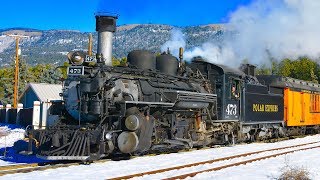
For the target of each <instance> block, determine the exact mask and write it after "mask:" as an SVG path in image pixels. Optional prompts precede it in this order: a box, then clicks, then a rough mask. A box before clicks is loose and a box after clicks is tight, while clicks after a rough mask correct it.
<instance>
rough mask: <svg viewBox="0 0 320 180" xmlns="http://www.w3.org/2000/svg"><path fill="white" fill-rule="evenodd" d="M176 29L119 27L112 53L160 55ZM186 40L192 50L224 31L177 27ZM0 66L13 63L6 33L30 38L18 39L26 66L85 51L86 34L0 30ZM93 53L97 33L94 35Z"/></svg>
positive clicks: (12, 49)
mask: <svg viewBox="0 0 320 180" xmlns="http://www.w3.org/2000/svg"><path fill="white" fill-rule="evenodd" d="M174 28H176V27H173V26H168V25H154V24H142V25H141V24H132V25H124V26H120V27H118V30H117V32H116V34H115V36H114V44H113V53H114V56H116V57H125V56H126V55H127V53H128V52H129V51H131V50H134V49H147V50H151V51H153V52H160V48H161V46H162V45H163V44H164V43H165V42H166V41H168V40H169V39H170V36H171V30H172V29H174ZM179 29H181V31H182V32H183V34H184V36H185V39H186V43H187V44H186V47H187V48H192V47H195V46H199V45H201V44H202V43H204V42H206V41H208V40H209V39H210V40H214V39H218V38H219V36H220V35H221V33H222V32H223V29H222V27H221V26H220V25H206V26H194V27H183V28H179ZM0 33H1V34H2V35H1V36H0V66H6V65H8V64H10V62H12V59H13V57H14V53H15V46H14V39H13V38H11V37H7V36H5V34H23V35H27V36H30V37H29V38H24V39H21V40H20V47H21V49H22V57H23V59H24V60H26V61H27V63H28V64H32V65H33V64H38V63H54V64H61V63H62V62H64V61H65V60H66V54H67V53H68V52H70V51H72V50H86V49H87V46H88V35H89V33H84V32H79V31H69V30H48V31H42V30H36V29H25V28H11V29H3V30H0ZM93 38H94V50H95V49H96V44H97V42H96V40H97V34H96V33H95V32H94V33H93Z"/></svg>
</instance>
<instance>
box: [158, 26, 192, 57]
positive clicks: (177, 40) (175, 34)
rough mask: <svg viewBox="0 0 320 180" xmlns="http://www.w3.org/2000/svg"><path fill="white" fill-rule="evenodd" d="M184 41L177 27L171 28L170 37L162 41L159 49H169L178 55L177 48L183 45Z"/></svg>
mask: <svg viewBox="0 0 320 180" xmlns="http://www.w3.org/2000/svg"><path fill="white" fill-rule="evenodd" d="M185 46H186V41H185V37H184V35H183V33H182V32H181V30H179V29H173V30H172V31H171V39H170V40H169V41H167V42H166V43H164V44H163V45H162V46H161V51H162V52H164V51H167V49H168V48H169V49H170V52H171V54H173V55H175V56H178V55H179V48H180V47H183V48H184V47H185Z"/></svg>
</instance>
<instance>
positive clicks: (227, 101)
mask: <svg viewBox="0 0 320 180" xmlns="http://www.w3.org/2000/svg"><path fill="white" fill-rule="evenodd" d="M190 66H191V68H192V70H193V71H194V72H196V73H197V74H200V75H201V76H203V77H204V78H206V79H208V80H209V81H210V83H211V84H212V86H213V87H212V88H213V89H214V90H215V92H216V94H217V97H218V105H217V111H218V116H217V120H220V121H239V120H240V116H241V114H240V101H241V98H242V96H243V87H244V84H243V83H244V81H243V77H244V76H245V73H243V72H241V71H240V70H237V69H231V68H229V67H226V66H223V65H217V64H212V63H208V62H205V61H204V60H203V59H202V58H201V57H196V58H194V59H193V61H192V63H191V65H190Z"/></svg>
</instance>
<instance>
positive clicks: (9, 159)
mask: <svg viewBox="0 0 320 180" xmlns="http://www.w3.org/2000/svg"><path fill="white" fill-rule="evenodd" d="M24 133H25V130H24V129H22V127H21V126H16V125H10V124H1V123H0V166H6V165H12V164H21V163H37V162H44V160H41V159H39V158H36V157H35V156H24V155H20V154H17V153H16V151H15V150H14V149H13V148H12V146H13V145H14V143H15V142H17V141H19V140H22V139H24ZM21 142H23V141H21ZM20 145H24V146H27V144H26V143H22V144H21V143H20Z"/></svg>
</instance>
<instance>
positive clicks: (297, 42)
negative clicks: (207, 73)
mask: <svg viewBox="0 0 320 180" xmlns="http://www.w3.org/2000/svg"><path fill="white" fill-rule="evenodd" d="M319 19H320V1H315V0H268V1H265V0H255V1H253V2H252V3H251V4H249V5H247V6H242V7H239V8H238V9H237V10H236V11H235V12H233V13H231V15H230V17H229V22H228V24H227V27H226V29H227V30H232V31H234V32H235V34H234V35H232V36H230V37H224V40H223V42H219V44H218V43H217V42H212V41H208V42H206V43H204V44H203V45H202V46H201V47H196V48H194V49H191V50H186V52H185V58H186V59H190V58H192V57H194V56H203V57H204V58H206V59H207V60H208V61H210V62H213V63H219V64H226V65H229V66H234V67H237V66H238V65H239V64H240V63H241V61H242V60H244V59H247V60H248V61H249V62H250V63H253V64H256V65H259V64H261V63H268V60H269V59H270V58H274V59H277V60H281V59H283V58H298V57H299V56H308V57H310V58H313V59H318V58H319V56H320V23H319V22H318V20H319ZM173 35H174V36H173V38H172V39H173V40H172V41H169V42H167V43H168V44H167V43H166V44H165V45H164V46H163V47H170V48H172V47H175V48H176V46H177V45H180V44H181V45H185V38H184V37H183V35H182V33H181V32H180V33H177V32H175V33H173ZM170 42H171V44H170ZM170 45H171V46H172V47H171V46H170ZM182 47H185V46H182ZM175 48H173V49H175Z"/></svg>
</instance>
